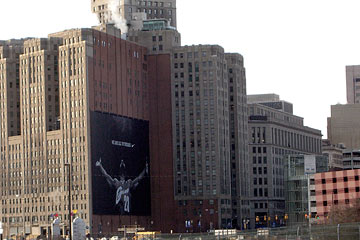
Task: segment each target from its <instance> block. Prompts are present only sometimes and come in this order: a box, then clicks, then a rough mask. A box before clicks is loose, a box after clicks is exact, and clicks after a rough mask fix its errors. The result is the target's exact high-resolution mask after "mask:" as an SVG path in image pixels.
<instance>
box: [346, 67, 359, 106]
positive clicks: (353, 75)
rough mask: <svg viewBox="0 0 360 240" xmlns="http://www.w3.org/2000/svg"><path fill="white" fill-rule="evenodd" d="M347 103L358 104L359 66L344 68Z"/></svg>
mask: <svg viewBox="0 0 360 240" xmlns="http://www.w3.org/2000/svg"><path fill="white" fill-rule="evenodd" d="M346 95H347V103H348V104H354V103H360V66H359V65H353V66H346Z"/></svg>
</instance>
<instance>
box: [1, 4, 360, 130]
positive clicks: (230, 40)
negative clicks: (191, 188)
mask: <svg viewBox="0 0 360 240" xmlns="http://www.w3.org/2000/svg"><path fill="white" fill-rule="evenodd" d="M219 3H220V4H221V5H219ZM177 8H178V9H177V13H178V18H177V20H178V30H179V31H180V32H181V34H182V43H183V45H192V44H218V45H221V46H222V47H224V48H225V51H227V52H238V53H241V54H242V55H243V56H244V59H245V67H246V69H247V74H246V75H247V89H248V93H249V94H260V93H277V94H279V95H280V97H281V98H282V99H283V100H286V101H289V102H292V103H293V104H294V113H295V114H296V115H298V116H301V117H304V118H305V124H306V125H307V126H310V127H313V128H318V129H321V130H322V133H323V134H324V136H325V137H326V118H327V117H328V116H330V105H333V104H337V103H346V85H345V66H346V65H357V64H360V30H359V19H360V17H359V9H360V1H358V0H271V1H269V0H222V1H218V0H178V3H177ZM1 10H2V11H1V14H0V39H2V40H6V39H10V38H21V37H46V36H47V34H49V33H54V32H58V31H62V30H65V29H69V28H79V27H90V26H93V25H96V24H97V20H96V17H95V16H94V15H93V14H92V13H91V7H90V0H61V1H54V0H32V1H25V0H2V1H1Z"/></svg>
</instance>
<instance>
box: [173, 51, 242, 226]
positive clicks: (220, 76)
mask: <svg viewBox="0 0 360 240" xmlns="http://www.w3.org/2000/svg"><path fill="white" fill-rule="evenodd" d="M172 63H173V66H172V70H173V71H172V98H173V100H172V105H173V136H174V141H173V144H174V147H173V149H174V167H175V169H174V178H175V198H176V200H177V201H178V205H179V206H180V211H181V212H183V213H184V214H183V217H182V221H191V222H196V223H198V224H194V226H191V227H192V228H193V229H195V230H196V231H198V230H201V229H203V230H204V229H212V228H214V227H235V226H240V225H241V223H240V221H241V218H242V216H244V217H245V215H246V211H244V212H242V210H243V208H242V204H244V202H242V201H241V200H243V199H242V198H241V196H246V193H247V192H248V190H247V189H246V181H245V180H246V173H247V170H246V166H247V165H246V164H247V159H248V156H247V142H246V139H245V137H246V136H247V133H246V130H247V123H246V121H245V122H244V121H243V120H246V119H247V113H246V102H245V101H246V98H245V96H246V95H245V94H246V90H245V89H246V80H245V71H244V67H243V59H242V56H241V55H239V54H226V53H225V52H224V49H223V48H222V47H220V46H216V45H198V46H185V47H177V48H174V50H173V55H172ZM229 82H231V85H230V83H229ZM229 92H231V94H230V93H229ZM230 117H231V119H230ZM232 187H233V188H232ZM245 205H246V202H245ZM194 206H195V207H194ZM238 221H239V222H238ZM196 225H197V226H196Z"/></svg>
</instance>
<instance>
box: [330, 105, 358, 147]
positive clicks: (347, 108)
mask: <svg viewBox="0 0 360 240" xmlns="http://www.w3.org/2000/svg"><path fill="white" fill-rule="evenodd" d="M359 119H360V104H345V105H341V104H337V105H333V106H331V117H329V118H328V125H327V128H328V129H327V130H328V139H329V140H330V142H331V144H342V145H344V146H345V148H347V149H359V148H360V121H359Z"/></svg>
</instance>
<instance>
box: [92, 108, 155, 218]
mask: <svg viewBox="0 0 360 240" xmlns="http://www.w3.org/2000/svg"><path fill="white" fill-rule="evenodd" d="M90 126H91V158H92V199H93V214H96V215H136V216H149V215H150V214H151V202H150V201H151V198H150V176H149V169H150V159H149V122H147V121H143V120H137V119H131V118H126V117H121V116H116V115H110V114H106V113H99V112H91V114H90Z"/></svg>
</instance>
